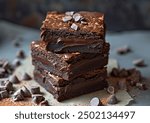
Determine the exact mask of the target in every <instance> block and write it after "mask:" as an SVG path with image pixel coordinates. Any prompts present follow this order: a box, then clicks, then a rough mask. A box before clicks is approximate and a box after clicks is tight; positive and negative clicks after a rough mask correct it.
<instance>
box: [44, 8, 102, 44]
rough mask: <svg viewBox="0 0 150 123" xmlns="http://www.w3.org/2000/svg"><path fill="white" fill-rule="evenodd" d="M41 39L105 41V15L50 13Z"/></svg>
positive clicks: (95, 13) (92, 13)
mask: <svg viewBox="0 0 150 123" xmlns="http://www.w3.org/2000/svg"><path fill="white" fill-rule="evenodd" d="M41 38H42V40H44V41H50V40H51V39H58V38H64V39H86V40H87V39H90V40H99V39H102V40H104V39H105V24H104V14H103V13H100V12H87V11H81V12H76V13H75V12H72V13H71V12H70V13H69V12H66V13H60V12H54V11H53V12H48V13H47V16H46V19H45V20H44V21H43V25H42V26H41Z"/></svg>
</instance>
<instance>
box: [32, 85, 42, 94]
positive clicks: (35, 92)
mask: <svg viewBox="0 0 150 123" xmlns="http://www.w3.org/2000/svg"><path fill="white" fill-rule="evenodd" d="M31 93H32V94H40V93H41V91H40V87H38V86H35V87H31Z"/></svg>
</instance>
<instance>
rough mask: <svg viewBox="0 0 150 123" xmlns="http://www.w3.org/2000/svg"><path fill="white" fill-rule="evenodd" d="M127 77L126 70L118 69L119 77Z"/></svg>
mask: <svg viewBox="0 0 150 123" xmlns="http://www.w3.org/2000/svg"><path fill="white" fill-rule="evenodd" d="M127 76H128V71H127V70H126V69H124V68H123V69H120V71H119V77H127Z"/></svg>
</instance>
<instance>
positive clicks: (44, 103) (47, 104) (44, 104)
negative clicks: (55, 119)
mask: <svg viewBox="0 0 150 123" xmlns="http://www.w3.org/2000/svg"><path fill="white" fill-rule="evenodd" d="M39 105H40V106H49V103H48V101H47V100H44V101H42V102H40V104H39Z"/></svg>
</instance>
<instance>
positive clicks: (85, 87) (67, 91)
mask: <svg viewBox="0 0 150 123" xmlns="http://www.w3.org/2000/svg"><path fill="white" fill-rule="evenodd" d="M49 77H51V76H49ZM56 78H57V77H56ZM34 79H35V80H36V81H37V82H38V83H39V84H40V85H41V86H43V87H44V88H45V89H46V90H47V91H48V92H50V93H51V94H52V95H53V96H54V98H55V99H57V100H58V101H63V100H66V99H70V98H73V97H76V96H80V95H82V94H87V93H90V92H93V91H97V90H101V89H104V88H106V87H107V82H106V81H105V79H104V78H103V77H102V76H93V77H91V78H90V77H89V78H88V79H83V80H81V81H80V82H70V83H69V84H67V85H65V86H62V87H56V86H54V85H53V84H52V82H51V79H53V78H51V79H48V78H47V77H45V75H42V74H41V73H40V72H39V71H34ZM53 81H55V80H53ZM56 81H58V80H56Z"/></svg>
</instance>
